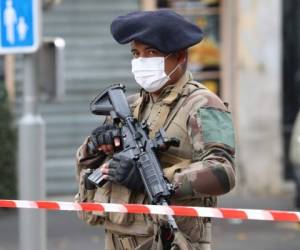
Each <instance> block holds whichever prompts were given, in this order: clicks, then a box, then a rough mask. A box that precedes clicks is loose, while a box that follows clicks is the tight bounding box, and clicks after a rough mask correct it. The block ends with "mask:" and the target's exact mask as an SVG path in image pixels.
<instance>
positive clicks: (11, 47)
mask: <svg viewBox="0 0 300 250" xmlns="http://www.w3.org/2000/svg"><path fill="white" fill-rule="evenodd" d="M38 13H39V5H38V0H0V54H9V53H31V52H34V51H36V50H37V48H38V45H39V23H40V20H39V16H38Z"/></svg>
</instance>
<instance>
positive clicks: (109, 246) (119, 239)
mask: <svg viewBox="0 0 300 250" xmlns="http://www.w3.org/2000/svg"><path fill="white" fill-rule="evenodd" d="M105 250H163V246H162V242H160V241H158V242H156V241H154V236H148V237H142V236H132V235H120V234H116V233H114V232H111V231H108V230H106V231H105ZM170 250H211V245H210V243H204V244H203V243H202V244H199V243H194V244H192V243H189V242H188V241H187V240H186V239H185V237H184V236H183V235H182V234H180V233H179V234H178V235H176V236H175V240H174V245H173V246H172V247H171V249H170Z"/></svg>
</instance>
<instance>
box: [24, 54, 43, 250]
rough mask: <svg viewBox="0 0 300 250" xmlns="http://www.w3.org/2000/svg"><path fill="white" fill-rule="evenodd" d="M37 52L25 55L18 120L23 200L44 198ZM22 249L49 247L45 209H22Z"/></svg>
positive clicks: (34, 249)
mask: <svg viewBox="0 0 300 250" xmlns="http://www.w3.org/2000/svg"><path fill="white" fill-rule="evenodd" d="M35 62H36V60H35V54H27V55H24V91H23V92H24V93H23V95H24V100H23V109H24V112H23V116H22V118H21V120H20V123H19V150H18V175H19V176H18V180H19V197H20V199H21V200H43V199H45V196H46V191H45V123H44V121H43V119H42V117H41V116H40V114H39V112H38V85H37V81H36V70H35V69H36V63H35ZM19 222H20V224H19V229H20V231H19V232H20V241H19V242H20V250H46V214H45V211H41V210H31V209H21V210H20V211H19Z"/></svg>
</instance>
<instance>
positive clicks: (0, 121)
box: [0, 79, 17, 199]
mask: <svg viewBox="0 0 300 250" xmlns="http://www.w3.org/2000/svg"><path fill="white" fill-rule="evenodd" d="M0 142H1V145H0V199H5V198H7V199H11V198H15V197H16V192H17V191H16V190H17V188H16V186H17V184H16V147H17V145H16V129H15V128H14V127H13V117H12V114H11V112H10V109H9V103H8V98H7V93H6V89H5V85H4V81H3V80H1V79H0Z"/></svg>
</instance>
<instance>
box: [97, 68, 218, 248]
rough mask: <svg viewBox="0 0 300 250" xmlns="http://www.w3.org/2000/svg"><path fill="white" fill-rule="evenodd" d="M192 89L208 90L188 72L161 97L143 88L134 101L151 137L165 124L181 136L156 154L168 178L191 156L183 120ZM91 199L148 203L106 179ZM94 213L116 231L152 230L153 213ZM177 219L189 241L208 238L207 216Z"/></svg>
mask: <svg viewBox="0 0 300 250" xmlns="http://www.w3.org/2000/svg"><path fill="white" fill-rule="evenodd" d="M195 91H207V88H206V87H204V86H203V85H201V84H199V83H198V82H195V81H193V80H192V79H191V76H190V75H188V73H187V74H186V75H184V76H183V77H182V79H180V80H179V82H178V83H177V84H176V85H175V86H174V87H173V88H169V89H168V87H167V88H166V90H165V91H164V95H163V97H162V98H161V99H159V100H158V101H156V102H153V103H151V102H150V100H149V98H150V97H149V94H147V93H145V92H142V94H141V96H140V97H139V98H138V99H137V100H136V102H135V103H134V104H133V114H134V116H135V117H136V118H137V119H138V120H139V121H142V120H145V121H146V122H147V124H148V125H149V130H150V133H149V136H150V137H152V138H153V136H154V135H155V132H156V131H158V130H159V128H164V129H165V130H166V133H167V135H168V137H169V138H171V137H175V138H177V139H179V140H180V146H179V147H178V148H175V147H173V148H170V149H169V150H168V151H167V152H164V153H160V154H159V155H158V157H159V160H160V163H161V165H162V168H163V171H164V173H165V176H166V177H167V178H168V179H169V181H171V182H172V180H173V176H174V174H175V172H176V171H180V170H181V169H183V168H186V167H187V166H188V165H189V164H190V162H191V159H192V151H193V150H192V145H191V142H190V138H189V136H188V133H187V131H186V130H187V129H186V123H187V120H188V113H189V111H190V110H191V109H192V108H193V105H194V103H195V101H196V100H194V101H191V102H186V99H187V97H189V96H190V95H191V94H192V93H194V92H195ZM151 104H152V105H151ZM183 104H184V105H183ZM94 200H95V201H96V202H110V203H121V204H122V203H147V198H146V195H145V194H142V193H139V194H136V193H134V192H131V191H130V190H128V189H127V188H126V187H124V186H121V185H118V184H114V183H113V184H112V183H107V184H106V185H105V186H104V187H103V188H100V189H97V191H96V194H95V198H94ZM171 202H172V204H178V205H179V204H180V205H191V206H214V203H215V200H214V199H213V198H212V197H203V196H197V197H196V196H193V197H185V198H184V199H181V200H172V201H171ZM95 214H97V215H100V216H104V217H106V219H105V223H104V226H105V228H106V229H107V230H109V231H112V232H116V233H119V234H126V235H128V234H129V235H139V236H150V235H153V233H154V231H155V223H156V219H155V218H154V217H155V216H148V215H139V214H121V213H108V214H105V215H103V214H99V213H95ZM176 221H177V223H178V226H179V228H180V230H181V231H183V233H185V234H187V235H188V237H189V238H190V239H191V240H192V241H194V242H199V241H201V242H203V243H208V242H210V238H211V236H210V234H211V231H210V226H211V224H210V221H209V219H206V218H204V219H203V218H192V219H191V218H189V217H177V218H176Z"/></svg>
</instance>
